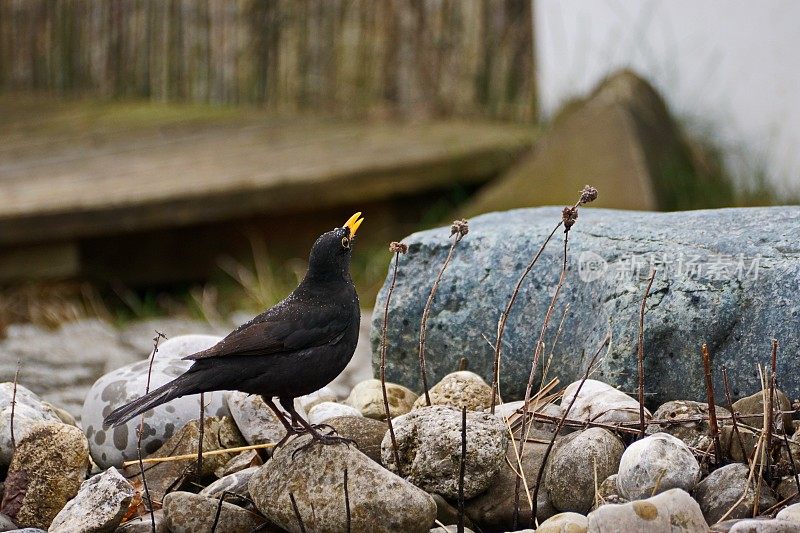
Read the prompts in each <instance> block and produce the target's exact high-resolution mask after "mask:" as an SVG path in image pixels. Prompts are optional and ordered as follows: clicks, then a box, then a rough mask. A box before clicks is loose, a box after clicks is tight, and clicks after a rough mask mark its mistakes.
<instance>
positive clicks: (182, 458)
mask: <svg viewBox="0 0 800 533" xmlns="http://www.w3.org/2000/svg"><path fill="white" fill-rule="evenodd" d="M275 445H276V443H274V442H267V443H264V444H251V445H249V446H236V447H235V448H223V449H221V450H211V451H204V452H203V457H210V456H212V455H222V454H224V453H238V452H246V451H248V450H268V449H270V448H274V447H275ZM190 459H191V460H195V459H197V454H196V453H185V454H182V455H170V456H168V457H147V458H145V459H142V462H143V463H169V462H173V461H188V460H190ZM138 462H139V461H135V460H134V461H125V462H124V463H122V466H123V467H125V466H131V465H135V464H137V463H138Z"/></svg>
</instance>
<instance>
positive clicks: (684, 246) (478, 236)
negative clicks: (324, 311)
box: [372, 191, 800, 407]
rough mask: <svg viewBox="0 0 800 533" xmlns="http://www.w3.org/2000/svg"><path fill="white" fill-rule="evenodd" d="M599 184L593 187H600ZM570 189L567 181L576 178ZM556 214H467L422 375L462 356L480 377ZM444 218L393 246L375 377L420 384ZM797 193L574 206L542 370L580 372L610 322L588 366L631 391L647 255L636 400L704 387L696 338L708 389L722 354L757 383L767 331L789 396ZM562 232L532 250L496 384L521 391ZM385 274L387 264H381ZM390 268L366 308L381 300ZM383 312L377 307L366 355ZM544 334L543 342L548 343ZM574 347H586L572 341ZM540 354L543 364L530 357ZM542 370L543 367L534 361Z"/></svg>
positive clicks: (739, 380)
mask: <svg viewBox="0 0 800 533" xmlns="http://www.w3.org/2000/svg"><path fill="white" fill-rule="evenodd" d="M600 194H601V195H602V194H603V191H600ZM576 196H577V191H576ZM560 218H561V209H560V208H556V207H546V208H537V209H520V210H514V211H508V212H504V213H491V214H488V215H483V216H480V217H477V218H474V219H472V220H471V221H470V233H469V234H468V235H467V236H466V237H464V239H463V240H462V241H461V243H460V244H459V245H458V247H457V248H456V251H455V254H454V257H453V260H452V262H451V264H450V266H449V267H448V270H447V271H446V272H445V274H444V277H443V279H442V282H441V285H440V287H439V291H438V293H437V295H436V298H435V301H434V303H433V307H432V309H431V313H430V318H429V320H428V333H427V352H426V353H427V368H428V383H436V382H437V381H438V380H439V379H441V378H442V377H443V376H444V375H446V374H448V373H450V372H452V371H453V370H454V369H455V368H456V367H457V366H458V362H459V360H460V359H461V358H462V357H466V358H468V359H469V368H470V369H471V370H472V371H474V372H476V373H478V374H479V375H481V376H483V378H484V379H485V380H486V381H487V382H488V383H491V379H492V355H493V350H492V348H491V346H490V344H489V343H488V342H487V339H489V341H492V342H493V341H494V339H495V335H496V331H497V321H498V319H499V317H500V313H501V311H502V310H503V309H504V308H505V305H506V302H507V301H508V299H509V296H510V295H511V292H512V290H513V288H514V285H515V283H516V281H517V279H518V278H519V276H520V274H521V273H522V271H523V270H524V268H525V266H526V264H527V263H528V261H529V260H530V258H531V257H532V256H533V255H534V254H535V252H536V250H537V249H538V248H539V246H540V245H541V243H542V242H543V241H544V238H545V237H546V235H547V234H549V232H550V231H552V228H553V226H554V225H555V224H556V223H557V222H558V220H559V219H560ZM449 234H450V229H449V228H438V229H434V230H429V231H424V232H420V233H415V234H413V235H411V236H409V237H408V238H406V239H405V240H404V242H405V243H407V244H408V245H409V251H408V253H407V254H406V255H403V256H401V257H400V263H399V273H398V279H397V286H396V288H395V291H394V294H393V296H392V302H391V307H390V309H389V330H388V334H389V335H388V338H389V347H388V361H387V369H386V370H387V380H390V381H393V382H396V383H400V384H403V385H406V386H408V387H410V388H411V389H413V390H416V391H419V390H420V388H421V387H420V380H419V370H418V358H417V347H418V341H419V323H420V318H421V316H422V310H423V307H424V305H425V301H426V299H427V297H428V294H429V291H430V287H431V285H432V283H433V279H434V277H435V275H436V272H437V271H438V269H439V267H440V265H441V264H442V262H443V261H444V258H445V256H446V254H447V250H448V248H449V246H450V241H449V240H448V235H449ZM798 235H800V207H771V208H739V209H719V210H705V211H688V212H680V213H650V212H629V211H616V210H606V209H590V208H582V209H581V211H580V216H579V218H578V221H577V223H576V225H575V226H574V227H573V228H572V231H571V232H570V252H569V264H570V270H569V272H568V275H567V278H566V282H565V284H564V288H563V289H562V292H561V296H560V298H559V301H558V305H557V307H556V309H555V312H554V316H553V319H552V320H551V324H550V328H549V330H548V335H547V337H546V342H548V343H549V342H550V339H552V338H553V336H554V335H555V331H556V328H557V327H558V323H559V321H560V318H561V315H562V313H563V312H564V309H565V306H566V305H567V304H569V313H568V314H567V315H566V320H565V322H564V326H563V330H562V334H561V335H560V337H559V341H558V344H557V345H556V346H555V352H554V357H553V359H552V363H551V365H550V370H549V376H553V375H556V376H558V377H559V378H560V379H561V382H562V383H569V382H571V381H575V380H577V379H580V377H581V376H582V374H583V372H584V369H585V366H586V364H587V362H588V359H589V357H590V356H591V354H592V353H593V352H594V350H595V349H596V347H597V346H598V345H599V344H600V342H601V341H602V339H603V338H604V337H605V335H606V334H607V333H609V332H611V333H613V337H612V342H611V346H610V351H609V353H608V356H606V357H604V358H603V359H602V361H601V362H600V363H599V366H598V371H597V372H596V373H595V374H594V375H593V377H594V378H595V379H598V380H601V381H605V382H608V383H611V384H612V385H617V386H619V387H620V388H621V390H624V391H635V390H636V382H637V373H636V341H637V337H638V321H639V306H640V305H641V299H642V295H643V293H644V290H645V286H646V278H647V276H648V275H649V272H650V268H651V262H654V263H655V266H656V268H657V270H658V273H657V275H656V278H655V282H654V283H653V286H652V289H651V296H650V298H649V300H648V305H647V309H648V312H647V317H646V322H645V339H644V340H645V354H646V357H645V373H646V379H647V381H646V383H647V384H646V389H647V393H648V395H647V401H648V405H649V406H651V407H655V406H657V405H659V404H661V403H663V402H666V401H668V400H674V399H692V400H697V401H705V400H706V392H705V385H704V381H703V371H702V365H701V362H700V345H701V344H702V343H703V342H706V343H708V345H709V347H710V350H711V353H712V357H713V364H714V368H715V375H714V379H715V382H716V389H715V390H716V391H718V395H719V397H718V398H717V399H718V401H720V402H723V401H724V397H723V396H722V391H723V388H722V381H721V380H722V373H721V369H722V366H723V365H725V366H727V367H728V369H729V375H730V378H731V384H732V388H733V395H734V397H739V396H743V395H746V394H750V393H752V392H755V391H756V390H758V389H759V385H758V374H757V372H756V370H755V363H756V361H762V362H767V360H768V358H769V349H770V340H771V339H772V338H773V337H774V338H777V339H778V340H779V341H780V343H781V348H780V353H779V357H778V371H779V375H780V376H782V378H781V385H782V387H784V388H785V389H786V393H787V395H788V396H789V397H796V396H797V395H798V393H800V377H798V376H800V359H798V358H797V357H795V356H796V355H797V354H798V353H799V352H800V337H798V335H797V331H798V330H800V299H798V297H797V294H798V293H799V292H800V261H799V260H798V259H799V258H800V244H799V243H798V238H797V236H798ZM562 248H563V246H562V232H560V231H559V232H558V233H557V234H556V235H555V237H554V239H553V242H551V243H550V245H549V246H548V248H547V249H546V251H545V253H544V254H543V255H542V257H541V258H540V259H539V262H538V263H537V265H536V266H535V267H534V270H533V271H532V272H531V274H530V275H529V277H528V278H527V280H526V281H525V283H524V284H523V286H522V290H521V292H520V294H519V297H518V299H517V303H516V305H515V307H514V309H513V311H512V313H511V316H510V318H509V319H508V324H507V328H506V334H505V337H504V347H503V359H502V363H501V392H502V394H503V399H504V400H505V401H509V400H512V399H515V398H520V397H521V396H522V394H523V392H524V388H525V383H526V382H527V379H528V374H529V372H530V361H531V354H532V352H533V347H534V344H535V342H536V339H537V338H538V335H539V329H540V327H541V324H542V320H543V318H544V316H545V312H546V310H547V306H548V304H549V302H550V298H551V296H552V293H553V290H554V288H555V286H556V283H557V280H558V275H559V270H560V267H561V261H562V257H561V256H562V253H561V250H562ZM390 274H391V272H390ZM389 282H390V276H389V277H387V283H386V284H384V287H383V289H382V290H381V292H380V293H379V295H378V298H377V301H376V303H375V309H381V310H382V309H383V308H384V305H385V298H386V295H387V291H388V284H389ZM382 319H383V313H382V312H378V313H375V315H374V318H373V329H372V346H373V354H374V357H375V363H376V368H377V356H378V354H379V350H378V345H379V340H380V330H381V323H382ZM550 349H551V346H549V345H548V346H547V352H548V353H549V350H550ZM584 350H585V355H583V356H582V353H583V352H584ZM540 368H541V367H540ZM539 375H541V373H539Z"/></svg>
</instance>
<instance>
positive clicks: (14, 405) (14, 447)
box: [9, 359, 21, 452]
mask: <svg viewBox="0 0 800 533" xmlns="http://www.w3.org/2000/svg"><path fill="white" fill-rule="evenodd" d="M20 364H21V360H20V359H17V369H16V370H15V371H14V389H13V390H12V392H11V421H10V422H9V431H11V449H12V450H13V451H15V452H16V451H17V439H16V438H15V436H14V414H15V411H16V408H17V383H18V382H19V367H20Z"/></svg>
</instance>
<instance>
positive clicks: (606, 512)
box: [587, 489, 708, 533]
mask: <svg viewBox="0 0 800 533" xmlns="http://www.w3.org/2000/svg"><path fill="white" fill-rule="evenodd" d="M587 518H588V520H589V527H588V532H589V533H606V532H611V531H613V532H617V531H619V532H623V531H624V532H627V531H650V532H653V533H655V532H660V531H669V532H671V533H698V532H706V531H708V525H707V524H706V521H705V519H704V518H703V513H702V512H701V511H700V506H699V505H698V504H697V502H696V501H694V500H693V499H692V497H691V496H689V494H688V493H687V492H686V491H683V490H681V489H670V490H667V491H664V492H662V493H660V494H657V495H655V496H653V497H652V498H647V499H643V500H637V501H632V502H629V503H624V504H620V505H613V504H609V505H602V506H600V507H599V508H597V510H595V511H592V512H591V513H589V516H588V517H587Z"/></svg>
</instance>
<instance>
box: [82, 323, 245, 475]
mask: <svg viewBox="0 0 800 533" xmlns="http://www.w3.org/2000/svg"><path fill="white" fill-rule="evenodd" d="M220 339H221V337H213V336H210V335H184V336H181V337H175V338H172V339H169V340H167V341H165V342H164V343H163V344H162V345H161V346H160V347H159V349H158V353H157V354H156V356H155V360H154V361H153V368H152V373H151V376H150V390H153V389H155V388H156V387H159V386H161V385H163V384H165V383H167V382H168V381H171V380H173V379H175V378H176V377H178V376H180V375H181V374H183V373H184V372H185V371H186V370H188V369H189V367H190V366H192V362H191V361H184V360H182V359H181V358H182V357H185V356H187V355H191V354H193V353H196V352H198V351H200V350H204V349H206V348H209V347H211V346H213V345H214V344H216V343H217V342H218V341H219V340H220ZM149 366H150V361H149V359H146V360H143V361H139V362H137V363H132V364H130V365H126V366H123V367H122V368H118V369H116V370H114V371H112V372H110V373H108V374H106V375H104V376H102V377H101V378H100V379H98V380H97V381H96V382H95V383H94V385H92V388H91V389H90V390H89V393H88V394H87V395H86V399H85V401H84V403H83V411H82V413H81V420H82V425H83V429H84V432H85V433H86V437H87V438H88V440H89V447H90V450H91V453H92V459H93V460H94V462H95V463H96V464H97V465H98V466H99V467H100V468H108V467H110V466H117V465H120V464H121V463H122V462H123V461H127V460H130V459H135V458H136V457H137V456H138V455H137V451H136V450H137V449H136V444H137V437H136V435H137V430H138V428H139V422H140V419H141V418H140V417H139V416H137V417H134V418H133V419H131V420H129V421H128V422H127V423H125V424H122V425H120V426H117V427H115V428H113V429H107V430H106V429H103V419H104V418H105V417H106V416H108V415H109V414H110V413H111V411H113V410H114V409H116V408H117V407H121V406H123V405H125V404H126V403H128V402H130V401H132V400H134V399H136V398H139V397H141V396H143V395H144V393H145V390H146V387H147V374H148V368H149ZM204 397H205V405H206V408H205V413H206V415H208V416H226V415H229V414H230V412H229V411H228V407H227V405H226V403H225V398H224V393H223V392H221V391H218V392H208V393H206V394H205V395H204ZM199 416H200V395H199V394H193V395H189V396H183V397H181V398H177V399H175V400H172V401H170V402H167V403H165V404H163V405H159V406H157V407H155V408H153V409H151V410H149V411H145V412H144V431H143V434H142V451H143V452H144V454H145V455H147V454H150V453H152V452H154V451H155V450H157V449H158V448H159V447H160V446H161V445H162V444H163V443H164V442H166V440H167V439H169V438H170V437H171V436H172V435H174V434H175V432H176V431H177V430H178V429H180V428H181V427H182V426H183V425H184V424H186V423H187V422H188V421H189V420H193V419H195V418H198V417H199Z"/></svg>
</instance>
